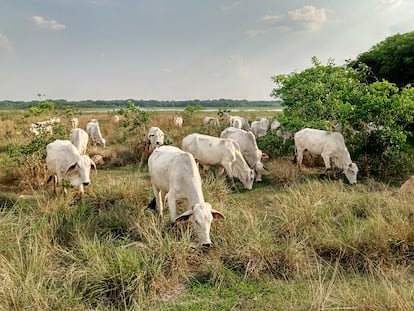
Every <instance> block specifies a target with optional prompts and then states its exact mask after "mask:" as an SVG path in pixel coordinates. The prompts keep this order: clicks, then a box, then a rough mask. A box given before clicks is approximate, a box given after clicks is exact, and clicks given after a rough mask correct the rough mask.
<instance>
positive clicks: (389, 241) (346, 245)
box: [0, 111, 414, 311]
mask: <svg viewBox="0 0 414 311" xmlns="http://www.w3.org/2000/svg"><path fill="white" fill-rule="evenodd" d="M207 114H208V113H197V114H196V115H194V116H193V118H192V119H191V120H185V123H184V126H183V128H180V129H177V128H174V127H173V125H172V122H171V120H172V115H173V113H166V112H162V113H156V112H152V113H150V114H149V122H148V126H151V125H156V126H159V127H160V128H162V129H163V130H164V132H165V133H166V140H167V143H170V144H174V145H179V142H180V140H181V138H182V137H184V136H185V135H186V134H188V133H191V132H203V133H208V134H211V135H216V136H217V135H219V133H220V131H221V129H210V128H206V127H204V126H203V125H202V121H201V120H202V118H203V117H204V116H205V115H207ZM209 115H212V116H213V115H214V114H213V113H209ZM245 116H246V117H248V118H249V119H255V118H258V117H262V116H267V117H272V116H273V112H271V113H270V112H269V113H266V112H265V111H260V112H245ZM92 117H96V118H97V119H99V120H100V124H101V129H102V132H103V136H104V137H105V138H106V141H107V148H105V149H101V148H99V147H93V146H90V148H89V153H90V154H101V155H103V158H104V160H105V163H104V164H102V165H100V166H99V167H98V171H97V173H96V174H95V173H91V180H92V183H91V185H90V186H88V187H87V188H86V190H85V192H86V193H85V197H84V198H83V199H82V200H79V199H76V197H75V196H74V190H70V191H69V195H68V196H67V197H63V196H57V197H56V196H54V195H53V190H52V187H51V186H48V185H46V186H42V185H41V183H40V182H39V180H38V178H37V176H35V175H34V174H33V167H34V166H35V165H36V163H37V162H38V161H39V159H41V158H42V156H43V155H44V151H43V150H40V151H39V152H35V153H30V154H22V153H18V152H17V151H21V150H27V149H30V148H34V147H35V146H34V143H33V137H32V136H30V135H29V134H30V133H28V132H27V128H28V125H29V124H30V123H31V122H33V121H34V120H38V119H39V120H40V119H41V118H23V117H22V115H20V114H12V113H4V114H2V115H1V116H0V118H1V119H0V120H1V121H0V122H1V123H0V124H1V128H0V165H1V171H0V284H2V286H0V310H7V311H8V310H16V311H17V310H19V311H20V310H186V311H187V310H197V311H198V310H209V311H211V310H414V286H413V282H414V271H413V263H414V212H413V208H414V197H413V196H411V195H408V194H403V193H400V192H399V191H398V188H397V187H394V186H390V185H388V184H387V183H384V182H379V181H375V180H373V179H365V180H359V182H358V184H357V185H355V186H350V185H347V184H346V183H345V181H344V179H343V178H339V179H336V180H329V179H324V180H321V179H319V178H318V175H316V174H299V172H298V171H297V169H296V167H295V166H294V165H293V164H292V163H291V160H292V159H291V157H289V158H276V157H270V159H268V160H266V162H265V165H266V166H267V168H268V173H267V174H266V175H265V176H264V178H263V182H261V183H255V184H254V186H253V189H252V190H250V191H246V190H243V189H242V186H241V184H240V183H239V184H238V190H232V189H231V187H230V183H229V181H228V180H227V179H226V178H225V177H223V176H215V174H214V172H212V171H208V172H203V173H202V178H203V190H204V195H205V198H206V201H208V202H210V203H211V204H212V206H213V207H214V208H215V209H217V210H219V211H221V212H222V213H223V214H224V215H225V216H226V220H224V221H214V222H213V224H212V227H211V233H210V234H211V239H212V242H213V246H212V247H211V248H210V249H208V250H202V249H200V248H199V247H198V245H197V234H196V233H195V231H194V227H193V224H192V223H191V222H187V223H180V224H178V225H175V226H172V225H171V224H170V221H169V215H168V213H164V217H163V218H162V219H160V218H159V217H158V216H157V214H155V213H154V212H152V211H150V210H145V207H146V206H147V204H148V203H149V202H150V201H151V199H152V198H153V194H152V190H151V186H150V181H149V177H148V170H147V165H146V158H147V155H145V154H144V153H142V150H143V144H144V142H145V127H139V126H138V127H135V128H134V127H131V126H128V124H126V123H122V122H120V123H119V124H114V123H112V122H111V117H112V116H111V113H99V114H91V113H88V114H86V113H85V114H83V115H81V116H80V126H81V127H83V128H84V127H85V125H86V121H87V120H88V119H90V118H92ZM61 119H62V126H61V127H60V128H59V129H58V130H57V131H56V134H55V137H54V138H67V137H68V136H65V135H68V132H69V119H65V118H64V117H62V118H61ZM28 146H29V147H30V148H29V147H28ZM13 150H15V151H14V152H13ZM16 150H17V151H16ZM10 156H12V157H10ZM341 177H343V176H341Z"/></svg>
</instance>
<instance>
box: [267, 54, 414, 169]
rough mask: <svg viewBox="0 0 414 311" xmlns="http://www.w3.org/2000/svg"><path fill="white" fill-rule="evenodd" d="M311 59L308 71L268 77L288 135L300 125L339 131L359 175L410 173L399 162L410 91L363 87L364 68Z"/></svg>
mask: <svg viewBox="0 0 414 311" xmlns="http://www.w3.org/2000/svg"><path fill="white" fill-rule="evenodd" d="M312 61H313V67H311V68H309V69H306V70H304V71H302V72H295V73H292V74H289V75H277V76H274V77H273V81H274V82H275V83H276V88H275V89H274V90H273V95H274V96H276V97H280V98H281V99H282V100H283V106H284V111H283V115H281V116H280V117H279V121H280V122H281V124H282V125H283V127H285V128H287V129H289V130H290V131H292V132H296V131H297V130H299V129H301V128H303V127H311V128H319V129H323V130H340V131H341V132H342V133H343V135H344V137H345V140H346V142H347V145H348V147H349V149H350V152H351V157H352V158H353V159H354V160H357V162H359V164H360V165H361V166H360V169H361V168H362V170H361V173H363V172H365V173H366V174H367V175H370V174H371V173H372V174H375V175H377V176H382V177H386V176H387V175H388V174H391V173H397V172H398V173H403V172H404V171H405V172H409V171H410V169H411V168H413V167H414V162H410V163H409V164H408V165H406V166H403V165H402V163H401V162H400V161H399V159H400V158H402V157H403V158H406V157H404V156H403V153H404V151H405V150H406V149H407V147H408V145H407V136H408V135H409V133H407V132H406V131H405V128H406V126H407V125H408V124H410V123H412V122H413V117H414V89H413V88H411V87H405V88H403V89H402V90H401V91H399V89H398V88H397V87H396V86H395V85H394V84H393V83H390V82H387V81H382V82H375V83H372V84H365V83H363V82H361V81H362V80H363V79H362V77H363V76H364V75H365V74H366V70H367V68H366V67H363V66H362V67H360V68H359V70H356V69H353V68H348V67H346V66H336V65H335V64H334V63H333V62H332V61H329V62H328V63H327V65H321V63H320V62H319V61H318V60H317V59H316V58H313V59H312ZM384 167H388V168H389V169H388V170H384V169H383V168H384Z"/></svg>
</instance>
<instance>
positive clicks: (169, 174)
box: [148, 146, 224, 247]
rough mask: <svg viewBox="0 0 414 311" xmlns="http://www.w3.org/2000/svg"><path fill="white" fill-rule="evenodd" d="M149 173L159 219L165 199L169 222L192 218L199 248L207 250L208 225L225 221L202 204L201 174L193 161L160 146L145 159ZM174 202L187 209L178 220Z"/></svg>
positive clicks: (190, 157) (209, 242)
mask: <svg viewBox="0 0 414 311" xmlns="http://www.w3.org/2000/svg"><path fill="white" fill-rule="evenodd" d="M148 170H149V175H150V179H151V184H152V189H153V192H154V196H155V202H156V206H157V208H158V212H159V214H160V216H162V214H163V203H164V202H165V198H166V197H167V203H168V208H169V211H170V220H171V221H172V222H174V223H176V222H179V221H184V220H188V218H189V217H190V216H193V218H194V222H195V225H196V229H197V233H198V238H199V240H200V243H201V245H202V246H204V247H208V246H210V244H211V240H210V226H211V222H212V220H213V218H216V219H224V216H223V214H221V213H220V212H219V211H216V210H214V209H213V208H212V207H211V204H210V203H207V202H205V201H204V195H203V191H202V187H201V177H200V172H199V170H198V167H197V164H196V162H195V160H194V157H193V156H192V155H191V154H190V153H188V152H184V151H182V150H180V149H179V148H178V147H174V146H160V147H158V148H156V149H155V150H154V152H153V153H152V154H151V155H150V157H149V158H148ZM177 201H184V202H185V204H186V208H187V210H186V211H185V212H184V213H182V214H181V215H180V216H178V217H176V204H177ZM150 205H151V204H150Z"/></svg>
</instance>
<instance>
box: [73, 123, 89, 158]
mask: <svg viewBox="0 0 414 311" xmlns="http://www.w3.org/2000/svg"><path fill="white" fill-rule="evenodd" d="M69 139H70V142H71V143H72V144H73V145H74V146H75V147H76V148H77V149H78V150H79V153H80V154H86V148H87V147H88V141H89V135H88V133H86V132H85V131H84V130H82V129H81V128H74V129H72V130H71V131H70V138H69Z"/></svg>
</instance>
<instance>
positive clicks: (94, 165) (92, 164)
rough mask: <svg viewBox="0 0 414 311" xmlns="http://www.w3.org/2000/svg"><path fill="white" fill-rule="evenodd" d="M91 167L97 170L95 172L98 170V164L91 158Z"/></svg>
mask: <svg viewBox="0 0 414 311" xmlns="http://www.w3.org/2000/svg"><path fill="white" fill-rule="evenodd" d="M91 168H93V169H94V170H95V172H96V164H95V162H93V161H92V160H91Z"/></svg>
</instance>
